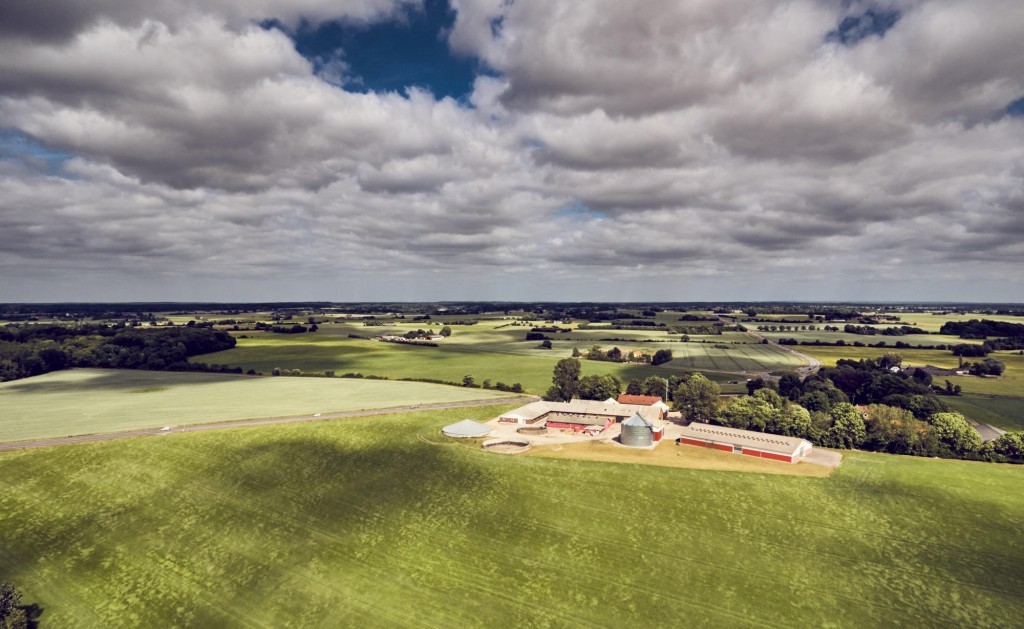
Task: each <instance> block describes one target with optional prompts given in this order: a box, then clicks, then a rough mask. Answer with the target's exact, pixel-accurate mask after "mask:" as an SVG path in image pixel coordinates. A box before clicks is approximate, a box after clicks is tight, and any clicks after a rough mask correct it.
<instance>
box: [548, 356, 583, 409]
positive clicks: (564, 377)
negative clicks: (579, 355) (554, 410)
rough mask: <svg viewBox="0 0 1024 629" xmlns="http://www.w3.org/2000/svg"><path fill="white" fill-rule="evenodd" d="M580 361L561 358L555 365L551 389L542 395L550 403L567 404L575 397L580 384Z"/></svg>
mask: <svg viewBox="0 0 1024 629" xmlns="http://www.w3.org/2000/svg"><path fill="white" fill-rule="evenodd" d="M580 370H581V368H580V361H579V360H577V359H575V358H563V359H562V360H560V361H558V363H557V364H555V369H554V373H553V374H552V377H551V388H549V389H548V392H547V393H546V394H545V395H544V399H545V400H548V401H550V402H568V401H569V400H571V399H572V398H573V397H575V396H576V392H577V390H578V387H579V382H580Z"/></svg>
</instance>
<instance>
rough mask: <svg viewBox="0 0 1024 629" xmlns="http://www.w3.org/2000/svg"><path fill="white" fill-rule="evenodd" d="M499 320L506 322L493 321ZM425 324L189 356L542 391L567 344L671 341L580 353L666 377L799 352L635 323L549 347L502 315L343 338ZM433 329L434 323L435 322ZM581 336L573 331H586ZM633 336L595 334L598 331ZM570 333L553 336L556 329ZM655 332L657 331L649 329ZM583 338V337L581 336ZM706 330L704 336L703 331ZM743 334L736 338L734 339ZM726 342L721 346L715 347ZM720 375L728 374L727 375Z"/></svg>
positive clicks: (615, 368) (790, 363) (766, 364)
mask: <svg viewBox="0 0 1024 629" xmlns="http://www.w3.org/2000/svg"><path fill="white" fill-rule="evenodd" d="M500 325H504V326H505V327H498V326H500ZM417 327H423V328H426V327H429V326H427V325H426V324H425V323H417V324H411V323H409V324H402V326H401V327H396V328H381V327H363V326H362V325H361V324H360V325H355V324H351V323H341V324H329V325H327V324H325V325H323V326H321V328H320V331H319V332H316V333H312V334H296V335H284V334H248V335H245V336H246V337H247V338H239V339H238V346H237V347H235V348H234V349H230V350H226V351H223V352H217V353H214V354H206V355H203V356H197V357H195V358H193V360H194V361H201V362H206V363H212V364H229V365H231V366H240V367H242V368H243V369H246V370H248V369H255V370H256V371H260V372H263V373H270V372H271V371H272V370H273V369H274V368H277V367H279V368H282V369H301V370H302V371H304V372H323V371H326V370H333V371H335V372H336V373H337V374H339V375H340V374H343V373H348V372H353V373H363V374H374V375H382V376H387V377H390V378H432V379H438V380H445V381H449V382H461V381H462V378H463V376H465V375H472V376H473V377H474V378H475V379H476V381H477V382H478V383H480V382H483V381H484V380H485V379H487V380H491V382H492V383H496V382H498V381H501V382H504V383H506V384H512V383H515V382H519V383H520V384H522V385H523V387H524V388H525V389H526V390H527V391H529V392H531V393H536V394H542V393H544V391H545V390H547V388H548V386H550V384H551V372H552V369H553V368H554V366H555V363H556V362H558V360H559V359H561V358H565V357H567V356H570V355H571V354H572V350H573V348H574V347H575V348H579V349H581V350H585V349H587V348H588V347H590V346H591V345H594V344H598V345H601V346H602V347H604V348H605V349H610V348H612V347H613V346H615V347H619V348H620V349H622V350H642V351H644V352H647V353H654V352H655V351H657V350H658V349H671V350H672V352H673V354H674V356H675V360H674V361H672V362H671V363H669V364H667V365H663V366H660V367H650V366H644V365H630V364H618V363H606V362H598V361H583V371H584V373H585V374H587V373H597V374H605V373H610V374H615V375H617V376H619V377H620V378H621V379H622V380H623V381H629V380H630V379H633V378H641V379H642V378H645V377H647V376H650V375H659V376H662V377H667V376H668V375H671V374H672V373H678V372H680V371H686V370H706V371H709V372H711V371H716V370H717V371H750V372H759V371H778V370H782V369H792V368H794V367H797V366H799V365H800V361H799V359H797V358H796V357H794V356H792V355H791V354H789V353H788V352H785V351H782V350H780V349H778V348H776V347H772V346H768V345H758V344H754V343H751V342H750V339H749V337H745V336H743V335H734V336H726V335H722V336H723V337H724V338H722V339H719V338H716V337H707V339H710V340H709V342H707V343H699V342H698V343H693V342H691V343H681V342H678V341H675V342H669V341H668V338H667V336H666V335H664V334H661V336H662V337H664V340H662V341H659V342H654V343H644V342H640V341H641V340H642V339H644V338H651V337H652V333H648V332H637V331H634V330H613V331H608V332H602V333H595V332H594V331H593V330H586V331H583V332H579V333H577V332H573V333H572V334H562V335H555V337H556V340H554V342H553V347H552V349H550V350H545V349H538V343H537V342H525V341H523V340H522V339H523V338H524V337H525V336H526V333H527V332H528V331H529V328H528V327H518V326H515V327H514V326H509V325H507V323H505V322H501V321H483V322H481V323H479V324H478V325H474V326H456V327H454V334H453V335H452V336H451V337H450V338H448V339H445V340H443V341H439V342H438V345H439V346H438V347H415V346H410V345H399V344H395V343H381V342H379V341H375V340H371V339H369V338H349V334H356V335H360V336H364V337H369V336H372V335H376V334H384V333H397V332H402V331H405V330H406V329H410V328H411V329H416V328H417ZM433 328H434V329H439V326H438V325H436V324H434V325H433ZM584 333H585V339H584V340H580V339H579V338H576V335H577V334H584ZM620 333H621V334H622V335H623V336H622V338H635V339H636V340H635V341H623V342H598V341H597V339H598V338H601V336H614V337H616V338H618V337H619V335H620ZM559 336H560V337H572V338H574V339H576V340H557V337H559ZM655 336H656V337H657V335H656V334H655ZM581 338H582V337H581ZM701 338H704V337H701ZM741 340H742V341H743V342H740V341H741ZM715 345H724V347H715ZM718 379H720V380H730V379H732V378H730V377H728V376H722V377H719V378H718Z"/></svg>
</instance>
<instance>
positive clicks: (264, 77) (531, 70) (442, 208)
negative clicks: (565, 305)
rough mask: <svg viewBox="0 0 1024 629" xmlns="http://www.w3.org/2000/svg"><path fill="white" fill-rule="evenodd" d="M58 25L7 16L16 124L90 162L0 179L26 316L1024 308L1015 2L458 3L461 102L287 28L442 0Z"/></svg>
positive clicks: (112, 11) (22, 8)
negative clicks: (394, 307) (83, 293)
mask: <svg viewBox="0 0 1024 629" xmlns="http://www.w3.org/2000/svg"><path fill="white" fill-rule="evenodd" d="M62 2H63V4H66V6H63V5H62V8H64V9H66V10H65V11H56V12H55V13H56V14H57V15H56V16H55V17H54V19H52V20H49V21H47V20H43V19H40V16H39V15H38V11H36V9H32V8H31V7H30V3H13V4H11V3H8V4H10V6H7V5H5V6H4V7H3V8H2V9H0V25H2V26H0V127H3V128H7V129H12V130H14V131H15V132H16V133H19V134H24V135H27V136H30V137H31V138H34V139H35V141H37V142H39V143H40V145H41V146H44V147H46V148H47V150H52V151H57V152H62V154H67V155H70V156H73V157H72V158H71V159H69V160H68V161H66V162H64V163H63V166H62V167H60V168H58V169H57V171H56V172H53V169H51V168H41V167H31V163H32V155H31V154H29V153H30V151H29V152H28V153H26V155H22V156H20V157H19V156H15V157H11V158H8V157H5V156H2V155H0V208H2V212H0V271H2V272H0V276H5V277H7V278H12V277H15V276H17V277H24V278H31V281H30V280H29V279H25V280H23V281H21V280H18V281H17V283H12V282H14V280H11V279H7V280H6V282H7V284H6V285H5V284H0V291H3V296H5V297H6V298H8V299H17V298H25V297H24V296H31V295H45V291H43V292H40V289H38V288H37V287H38V286H39V285H40V283H39V282H40V281H49V280H53V279H54V278H58V277H66V276H67V275H68V274H72V275H75V276H76V277H78V276H86V277H92V278H98V277H110V276H114V275H118V276H122V275H123V276H124V277H125V278H127V279H126V280H125V282H124V285H125V286H131V285H133V284H132V283H133V282H135V284H134V285H135V286H137V287H138V288H139V289H140V290H142V287H148V286H152V285H154V278H158V279H159V281H161V282H169V284H168V286H174V287H175V290H180V291H183V292H182V294H176V295H173V297H179V298H198V297H203V298H216V297H217V295H221V296H223V298H232V299H239V298H246V296H248V298H253V299H266V298H272V297H273V296H272V295H267V294H264V293H262V292H260V290H262V289H258V288H256V287H258V286H261V284H260V283H261V282H262V283H264V284H262V286H271V287H275V288H274V289H273V290H276V291H278V293H276V294H279V295H280V296H281V298H285V297H288V298H338V299H343V298H349V299H364V298H380V299H393V298H402V297H405V298H409V299H429V298H474V297H475V298H566V299H576V298H609V297H608V296H609V295H613V296H614V295H616V294H621V295H622V296H623V298H633V299H639V298H660V299H700V298H704V297H731V298H761V299H764V298H775V297H778V298H796V297H802V298H827V297H832V298H847V299H848V298H853V297H861V296H863V297H878V298H905V297H906V296H908V295H907V293H906V287H905V286H903V285H901V284H896V283H894V282H895V280H896V278H901V277H906V276H908V275H912V276H915V277H924V276H926V275H927V276H929V277H935V278H939V279H943V278H944V279H945V280H948V282H940V284H942V286H951V287H953V286H955V287H959V288H957V289H956V290H961V291H962V293H957V292H956V291H955V290H954V291H953V292H951V293H949V292H942V291H941V290H939V289H937V288H935V287H934V286H935V285H934V284H930V283H921V284H919V285H917V287H916V288H915V289H916V290H919V291H921V292H920V294H919V295H913V296H915V297H918V298H936V299H939V298H946V299H948V298H950V297H955V296H957V295H958V294H962V296H963V298H971V299H977V298H979V297H983V296H984V295H987V297H985V298H988V299H1009V298H1015V299H1022V298H1024V286H1022V285H1021V283H1020V280H1019V279H1017V278H1016V276H1017V275H1018V274H1019V273H1018V272H1016V271H1015V269H1017V270H1019V267H1020V265H1021V263H1022V262H1024V249H1022V245H1021V244H1020V243H1021V242H1022V240H1021V235H1022V230H1024V214H1022V213H1024V119H1022V118H1021V117H1013V116H1008V115H1006V113H1005V112H1006V107H1007V105H1009V103H1011V102H1013V101H1016V100H1017V99H1020V98H1021V97H1022V96H1024V70H1022V68H1024V48H1021V47H1020V45H1019V43H1018V42H1017V39H1019V33H1020V32H1021V30H1022V29H1024V5H1020V3H1019V2H1014V1H1012V0H949V1H947V2H920V1H917V0H878V1H868V0H863V1H856V2H843V3H839V2H832V1H826V0H775V1H771V2H760V3H755V4H753V5H751V4H750V3H748V2H740V1H739V0H726V1H724V2H723V1H722V0H716V1H714V2H712V1H710V0H688V1H686V2H677V1H669V0H664V1H662V0H652V1H651V2H646V3H642V4H639V5H637V4H635V3H632V4H627V3H622V2H615V1H613V0H595V1H594V2H588V3H583V4H580V3H571V2H568V1H567V0H565V1H558V0H553V1H551V2H543V3H526V2H506V1H505V0H453V2H452V6H453V8H454V9H455V10H456V19H455V24H454V26H453V28H452V29H451V30H450V31H449V32H448V33H447V37H448V43H449V45H450V46H451V48H452V50H453V51H454V52H455V53H457V54H463V55H472V56H475V57H477V58H479V59H480V60H481V61H482V63H483V64H484V66H485V67H486V68H487V74H484V75H481V76H479V77H478V78H477V80H476V83H475V86H474V90H473V92H472V94H470V95H468V97H467V98H466V99H465V101H455V100H452V99H438V98H436V97H435V96H433V95H432V94H431V93H430V92H429V91H427V90H425V89H416V88H409V89H408V90H407V91H406V92H405V93H401V94H398V93H374V92H366V93H357V92H352V91H346V90H345V89H344V87H345V86H346V85H347V80H349V79H347V78H346V77H347V74H346V73H347V71H348V70H347V67H346V66H345V56H344V50H343V49H342V50H339V51H337V52H336V53H334V54H333V56H330V57H325V58H317V59H312V60H310V59H306V58H304V57H302V56H301V55H300V54H299V53H298V52H297V51H296V48H295V44H294V41H293V40H292V38H291V36H290V35H289V32H286V31H288V30H289V29H290V28H292V27H295V26H296V25H298V24H300V23H301V22H302V21H303V20H307V21H309V22H314V23H315V22H317V21H325V20H332V19H347V20H363V21H372V20H385V19H397V18H396V17H395V16H396V15H398V14H399V13H401V11H402V10H403V8H406V7H409V6H413V7H415V6H418V5H416V4H415V3H405V2H395V1H390V0H387V1H385V0H362V1H350V2H330V3H328V2H322V1H318V0H304V1H303V2H298V3H296V2H288V3H284V2H279V1H277V0H262V1H260V2H256V3H250V2H235V1H232V0H219V1H217V2H212V3H205V4H204V8H203V10H202V11H201V12H199V11H196V10H195V9H194V7H193V5H191V4H185V3H181V2H178V1H172V0H161V1H158V2H154V3H144V4H138V3H137V4H131V5H126V4H124V3H113V2H104V1H98V2H92V3H81V2H71V1H70V0H62ZM50 11H51V10H48V11H47V14H48V15H52V13H51V12H50ZM879 15H881V16H889V18H893V19H888V18H887V21H885V23H884V24H881V25H880V24H879V23H877V20H875V17H871V16H879ZM865 16H868V17H865ZM894 16H898V19H895V18H894ZM869 18H870V19H869ZM271 19H272V20H276V22H275V23H276V24H278V25H281V26H280V28H278V27H268V26H266V25H265V24H264V25H263V26H261V25H260V22H262V21H264V20H271ZM844 24H846V25H847V26H846V27H844V26H843V25H844ZM842 28H846V29H847V31H848V32H850V33H854V31H856V32H855V33H854V34H855V35H856V36H853V35H851V36H849V37H845V38H839V37H836V36H834V33H836V32H839V30H838V29H842ZM282 29H284V30H282ZM830 34H832V35H830ZM37 161H38V160H37ZM26 268H30V269H31V271H30V272H26V271H23V270H24V269H26ZM16 271H18V272H17V273H16ZM176 274H177V275H176ZM753 275H756V276H757V277H759V278H761V279H760V280H759V281H758V282H756V283H751V281H750V278H751V277H752V276H753ZM132 276H135V277H136V278H137V279H135V280H133V279H131V278H132ZM174 277H179V278H183V277H192V278H199V280H201V281H200V282H199V284H202V285H204V286H211V287H217V288H216V289H212V288H211V289H210V290H209V292H206V293H202V294H199V293H195V292H193V293H188V291H189V290H192V291H195V290H198V289H196V288H195V285H190V284H189V283H187V282H184V280H181V281H182V282H184V283H178V284H176V283H174V281H173V278H174ZM40 278H42V280H40ZM284 278H287V279H284ZM382 278H383V279H384V280H385V281H381V279H382ZM595 278H600V280H599V281H598V280H595ZM837 278H842V279H841V285H842V286H843V287H845V289H846V290H848V291H849V290H853V288H851V287H858V286H859V287H862V288H863V290H865V291H869V292H866V293H862V294H849V293H848V294H844V295H837V294H832V293H830V292H829V291H830V290H831V287H832V286H833V284H834V283H835V282H837V281H839V280H838V279H837ZM794 279H798V280H799V282H795V281H794ZM275 282H276V283H275ZM602 282H606V283H611V284H606V283H604V284H603V283H602ZM624 283H628V284H629V285H630V286H632V288H631V289H629V290H626V289H623V288H622V285H623V284H624ZM52 285H53V286H58V287H61V288H60V290H61V291H67V290H68V288H67V286H66V285H62V284H60V283H59V282H56V281H54V282H53V283H52ZM82 285H84V286H88V285H90V284H89V283H88V282H84V283H82ZM238 286H245V287H246V288H245V289H237V290H239V291H241V293H233V292H227V293H225V292H224V291H225V290H227V288H225V287H238ZM609 286H614V287H617V288H618V289H619V290H621V293H616V292H615V291H614V290H612V292H609V290H608V288H609ZM325 287H326V289H325ZM978 287H986V288H985V290H987V291H990V292H989V293H984V295H983V294H982V293H979V292H978V291H979V290H981V289H980V288H978ZM991 287H998V288H995V289H993V288H991ZM1007 287H1009V288H1007ZM969 289H970V290H969ZM55 290H56V289H55ZM232 290H236V289H235V288H233V289H232ZM771 290H775V291H776V293H774V294H771V293H770V291H771ZM951 290H952V289H951ZM296 291H299V293H296ZM317 291H321V292H317ZM693 291H704V292H702V293H700V294H696V293H694V292H693ZM766 291H767V292H766ZM1005 291H1009V292H1005ZM63 294H64V293H60V294H57V293H54V294H53V295H51V296H50V298H54V299H60V298H64V297H62V295H63ZM106 294H108V295H113V293H110V292H108V293H106ZM102 297H103V295H97V296H96V298H102ZM149 298H154V299H157V298H165V297H163V296H161V295H158V294H150V295H149Z"/></svg>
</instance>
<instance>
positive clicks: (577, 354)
mask: <svg viewBox="0 0 1024 629" xmlns="http://www.w3.org/2000/svg"><path fill="white" fill-rule="evenodd" d="M580 356H582V354H580V348H578V347H574V348H572V357H573V358H579V357H580Z"/></svg>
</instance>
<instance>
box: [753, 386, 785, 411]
mask: <svg viewBox="0 0 1024 629" xmlns="http://www.w3.org/2000/svg"><path fill="white" fill-rule="evenodd" d="M754 397H756V398H758V399H760V400H764V401H765V402H767V403H768V405H769V406H771V407H772V408H782V405H783V402H782V396H781V395H779V394H778V393H777V392H776V391H775V389H769V388H767V387H765V388H764V389H758V390H757V391H754Z"/></svg>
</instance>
